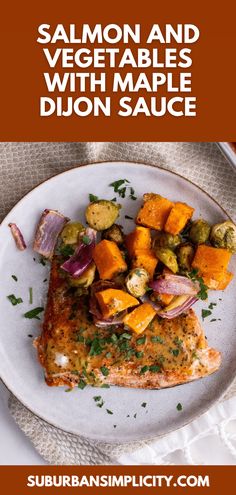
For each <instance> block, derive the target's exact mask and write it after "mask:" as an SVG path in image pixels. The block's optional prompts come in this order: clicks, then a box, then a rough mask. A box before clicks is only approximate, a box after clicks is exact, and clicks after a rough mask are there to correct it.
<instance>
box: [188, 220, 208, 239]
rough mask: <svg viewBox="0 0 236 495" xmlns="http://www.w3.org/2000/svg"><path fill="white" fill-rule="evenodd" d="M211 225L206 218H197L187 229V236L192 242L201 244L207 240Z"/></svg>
mask: <svg viewBox="0 0 236 495" xmlns="http://www.w3.org/2000/svg"><path fill="white" fill-rule="evenodd" d="M210 230H211V227H210V225H209V223H207V222H206V220H203V219H201V218H199V220H195V221H194V222H193V223H192V227H191V229H190V231H189V238H190V240H191V241H192V242H193V243H194V244H203V243H204V242H207V240H208V238H209V235H210Z"/></svg>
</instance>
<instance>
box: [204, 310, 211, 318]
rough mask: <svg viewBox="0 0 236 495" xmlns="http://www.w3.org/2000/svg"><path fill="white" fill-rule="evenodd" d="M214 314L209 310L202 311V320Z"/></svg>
mask: <svg viewBox="0 0 236 495" xmlns="http://www.w3.org/2000/svg"><path fill="white" fill-rule="evenodd" d="M211 314H212V311H210V310H209V309H202V319H203V320H204V319H205V318H207V317H208V316H210V315H211Z"/></svg>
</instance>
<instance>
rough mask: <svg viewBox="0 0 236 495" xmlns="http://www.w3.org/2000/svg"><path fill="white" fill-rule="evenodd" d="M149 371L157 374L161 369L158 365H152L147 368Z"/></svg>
mask: <svg viewBox="0 0 236 495" xmlns="http://www.w3.org/2000/svg"><path fill="white" fill-rule="evenodd" d="M149 371H151V373H159V372H160V371H161V368H160V366H158V364H152V365H151V366H149Z"/></svg>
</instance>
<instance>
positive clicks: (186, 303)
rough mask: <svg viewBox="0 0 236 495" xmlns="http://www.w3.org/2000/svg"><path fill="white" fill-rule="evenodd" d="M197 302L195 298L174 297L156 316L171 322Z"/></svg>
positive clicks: (185, 296)
mask: <svg viewBox="0 0 236 495" xmlns="http://www.w3.org/2000/svg"><path fill="white" fill-rule="evenodd" d="M197 300H198V299H197V297H194V296H187V295H182V296H175V297H174V298H173V299H172V301H171V303H170V304H169V305H168V306H166V307H165V308H164V309H162V310H161V311H159V312H158V315H159V316H161V318H167V319H169V320H172V319H173V318H176V317H177V316H179V315H181V314H182V313H184V312H185V311H187V310H188V309H189V308H191V306H192V305H193V304H195V302H197Z"/></svg>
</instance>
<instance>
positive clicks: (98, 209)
mask: <svg viewBox="0 0 236 495" xmlns="http://www.w3.org/2000/svg"><path fill="white" fill-rule="evenodd" d="M120 208H121V206H120V205H119V204H115V203H113V202H112V201H107V200H105V199H100V200H98V201H93V203H90V204H89V205H88V206H87V208H86V212H85V216H86V220H87V222H88V224H89V226H90V227H91V228H92V229H95V230H106V229H109V228H110V227H111V226H112V225H113V223H114V222H115V221H116V219H117V217H118V215H119V210H120Z"/></svg>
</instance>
